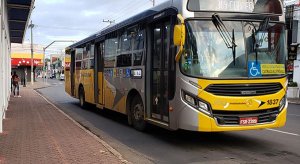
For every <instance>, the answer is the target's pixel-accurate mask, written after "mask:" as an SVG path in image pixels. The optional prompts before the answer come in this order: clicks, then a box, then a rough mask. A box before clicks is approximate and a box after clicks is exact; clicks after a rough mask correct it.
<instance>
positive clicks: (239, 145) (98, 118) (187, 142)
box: [39, 80, 300, 163]
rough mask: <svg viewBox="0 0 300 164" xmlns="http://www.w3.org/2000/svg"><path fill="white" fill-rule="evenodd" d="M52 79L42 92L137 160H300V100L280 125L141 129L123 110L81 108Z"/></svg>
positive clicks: (261, 161)
mask: <svg viewBox="0 0 300 164" xmlns="http://www.w3.org/2000/svg"><path fill="white" fill-rule="evenodd" d="M48 82H49V83H50V84H51V86H50V87H48V88H43V89H39V92H40V93H42V94H43V95H44V96H45V97H46V98H48V99H49V100H50V101H52V102H53V103H54V104H55V105H57V106H58V107H59V108H61V109H62V110H63V111H64V112H65V113H67V114H68V115H70V116H71V117H72V118H73V119H75V120H76V121H78V122H79V123H80V124H81V125H83V126H84V127H86V128H87V129H89V130H90V131H92V132H93V133H94V134H96V135H97V136H99V137H100V138H102V139H103V140H104V141H106V142H107V143H109V144H110V145H111V146H112V147H113V148H115V149H116V150H118V151H119V152H120V153H121V154H122V155H123V156H124V158H126V159H128V160H129V161H131V162H133V163H147V162H149V161H150V162H154V163H199V162H203V163H300V105H293V104H290V105H289V108H288V116H287V124H286V126H285V127H283V128H279V129H266V130H255V131H242V132H222V133H199V132H189V131H175V132H172V131H168V130H164V129H162V128H159V127H154V126H151V127H150V128H149V129H148V131H147V132H144V133H142V132H138V131H136V130H135V129H133V128H131V127H130V126H128V125H127V118H126V116H123V115H121V114H118V113H115V112H111V111H103V110H99V109H96V108H94V107H92V106H90V107H89V108H88V109H87V110H83V109H81V108H80V107H79V104H78V100H77V99H74V98H71V97H70V96H68V95H67V94H66V93H65V91H64V82H60V81H57V80H49V81H48Z"/></svg>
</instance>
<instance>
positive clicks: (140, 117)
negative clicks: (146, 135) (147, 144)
mask: <svg viewBox="0 0 300 164" xmlns="http://www.w3.org/2000/svg"><path fill="white" fill-rule="evenodd" d="M144 113H145V110H144V105H143V101H142V99H141V98H140V97H139V96H135V97H134V98H133V100H132V103H131V119H132V125H133V127H134V128H135V129H137V130H139V131H144V130H145V129H146V121H145V117H144Z"/></svg>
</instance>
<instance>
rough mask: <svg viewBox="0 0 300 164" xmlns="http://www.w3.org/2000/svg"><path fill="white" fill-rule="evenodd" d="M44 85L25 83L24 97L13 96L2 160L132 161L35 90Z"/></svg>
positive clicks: (0, 137) (1, 140)
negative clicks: (127, 159)
mask: <svg viewBox="0 0 300 164" xmlns="http://www.w3.org/2000/svg"><path fill="white" fill-rule="evenodd" d="M40 87H45V84H44V83H43V82H37V83H36V84H35V85H34V86H30V85H28V86H27V87H26V88H23V87H21V88H20V89H21V92H20V94H21V96H22V97H21V98H15V97H13V96H12V97H11V100H10V102H9V107H8V111H7V113H6V116H7V119H5V120H4V133H2V134H0V163H55V164H56V163H109V164H114V163H128V162H127V161H126V160H123V159H122V156H121V155H120V154H118V152H116V151H115V150H114V149H113V148H111V147H110V146H109V145H108V144H106V143H105V142H104V141H102V140H101V139H99V138H97V137H95V136H93V135H92V134H91V133H89V132H88V131H86V130H85V129H83V128H81V127H80V126H78V124H76V123H74V121H72V120H71V119H69V117H67V116H66V115H64V114H63V113H61V112H60V111H59V110H58V109H56V108H55V107H54V106H52V105H51V104H50V103H48V102H47V101H46V100H45V99H44V98H43V97H41V96H40V95H39V94H38V93H37V92H35V91H34V90H33V89H34V88H40Z"/></svg>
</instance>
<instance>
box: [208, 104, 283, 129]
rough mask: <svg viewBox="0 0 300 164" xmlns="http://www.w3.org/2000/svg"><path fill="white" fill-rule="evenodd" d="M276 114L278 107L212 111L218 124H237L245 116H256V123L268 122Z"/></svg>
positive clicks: (273, 118) (271, 120)
mask: <svg viewBox="0 0 300 164" xmlns="http://www.w3.org/2000/svg"><path fill="white" fill-rule="evenodd" d="M278 114H279V109H278V108H272V109H266V110H258V111H216V110H214V111H213V117H214V118H215V119H216V120H217V122H218V124H219V125H239V123H240V122H239V121H240V118H245V117H257V118H258V123H268V122H273V121H275V119H276V117H277V115H278Z"/></svg>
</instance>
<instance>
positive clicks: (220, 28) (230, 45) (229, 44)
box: [212, 14, 237, 65]
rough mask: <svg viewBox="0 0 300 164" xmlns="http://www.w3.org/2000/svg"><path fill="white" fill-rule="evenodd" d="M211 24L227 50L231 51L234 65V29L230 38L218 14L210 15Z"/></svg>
mask: <svg viewBox="0 0 300 164" xmlns="http://www.w3.org/2000/svg"><path fill="white" fill-rule="evenodd" d="M212 22H213V24H214V25H215V27H216V29H217V30H218V32H219V34H220V36H221V38H222V39H223V41H224V43H225V45H226V46H227V48H229V49H232V55H233V64H234V65H235V57H236V47H237V45H236V44H235V36H234V29H233V30H232V36H231V35H230V33H229V32H228V30H227V28H226V26H225V24H224V23H223V21H222V19H221V18H220V16H219V15H218V14H213V15H212Z"/></svg>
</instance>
